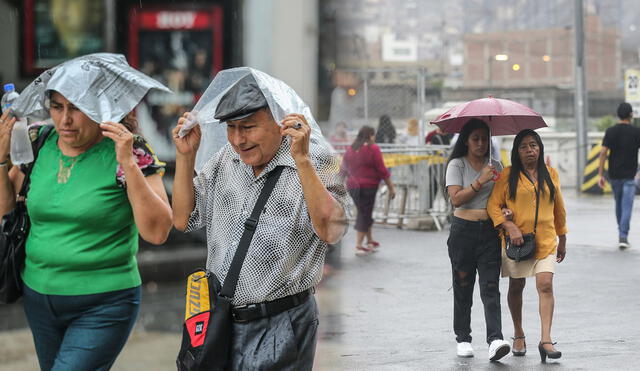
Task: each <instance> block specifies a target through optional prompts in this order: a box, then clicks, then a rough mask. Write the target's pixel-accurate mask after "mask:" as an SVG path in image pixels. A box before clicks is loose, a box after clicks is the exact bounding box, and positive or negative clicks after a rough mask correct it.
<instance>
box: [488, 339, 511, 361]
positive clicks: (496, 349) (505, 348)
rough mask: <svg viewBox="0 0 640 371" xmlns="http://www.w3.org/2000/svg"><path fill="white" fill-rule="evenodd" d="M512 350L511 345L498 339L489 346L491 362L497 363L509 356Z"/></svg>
mask: <svg viewBox="0 0 640 371" xmlns="http://www.w3.org/2000/svg"><path fill="white" fill-rule="evenodd" d="M510 350H511V345H509V343H507V342H506V341H504V340H501V339H498V340H494V341H492V342H491V344H489V360H490V361H492V362H493V361H497V360H499V359H500V358H502V357H504V356H506V355H507V354H509V351H510Z"/></svg>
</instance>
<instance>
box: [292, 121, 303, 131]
mask: <svg viewBox="0 0 640 371" xmlns="http://www.w3.org/2000/svg"><path fill="white" fill-rule="evenodd" d="M293 128H294V129H296V130H297V129H300V128H302V123H301V122H300V121H298V122H296V123H295V124H294V125H293Z"/></svg>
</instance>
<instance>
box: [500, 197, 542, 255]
mask: <svg viewBox="0 0 640 371" xmlns="http://www.w3.org/2000/svg"><path fill="white" fill-rule="evenodd" d="M535 188H536V218H535V222H534V224H533V233H527V234H523V235H522V239H523V240H524V242H523V243H522V245H520V246H515V245H513V244H511V240H510V239H509V236H507V237H506V238H505V240H506V245H507V257H508V258H509V259H511V260H515V261H517V262H519V261H522V260H529V259H531V258H533V257H534V256H536V229H537V228H538V209H539V207H540V190H539V187H535Z"/></svg>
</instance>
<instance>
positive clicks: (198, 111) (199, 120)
mask: <svg viewBox="0 0 640 371" xmlns="http://www.w3.org/2000/svg"><path fill="white" fill-rule="evenodd" d="M248 74H252V75H253V77H254V78H255V79H256V82H257V83H258V87H260V90H261V91H262V94H263V95H264V97H265V99H266V100H267V103H268V104H269V109H270V110H271V114H272V115H273V118H274V120H275V121H276V122H277V123H278V125H280V121H282V120H283V119H284V118H285V116H286V115H288V114H291V113H299V114H303V115H304V116H305V118H306V119H307V122H308V123H309V125H310V126H311V145H319V146H323V147H325V148H327V149H328V150H329V151H330V152H331V153H333V149H332V147H331V145H330V144H329V143H328V142H327V141H326V140H325V139H324V137H323V136H322V132H321V131H320V127H319V126H318V124H317V123H316V120H315V119H314V118H313V115H312V114H311V109H310V108H309V106H307V104H306V103H304V101H303V100H302V99H301V98H300V97H299V96H298V94H297V93H296V92H295V91H294V90H293V89H292V88H291V87H289V86H288V85H287V84H285V83H284V82H282V81H280V80H278V79H276V78H274V77H272V76H270V75H268V74H266V73H264V72H262V71H258V70H256V69H253V68H250V67H238V68H231V69H228V70H222V71H220V72H219V73H218V74H217V75H216V77H215V78H214V79H213V81H212V82H211V84H209V87H208V88H207V90H206V91H205V92H204V94H203V95H202V97H200V100H198V102H197V103H196V105H195V106H194V107H193V110H192V114H193V115H192V116H191V117H190V120H189V121H188V122H187V123H186V124H185V125H184V126H183V127H182V130H180V133H179V135H180V136H181V137H183V136H184V135H185V134H186V133H188V132H189V130H191V128H193V127H194V126H195V125H200V127H201V129H202V140H201V143H200V148H199V149H198V154H197V156H196V171H198V172H199V171H200V169H202V167H203V166H204V164H206V162H207V161H208V160H209V159H210V158H211V157H213V155H214V154H215V153H216V152H218V151H219V150H220V149H221V148H222V147H223V146H224V145H225V144H226V143H227V128H226V126H225V125H220V121H219V120H216V119H215V118H214V115H215V112H216V108H217V106H218V103H219V102H220V99H221V98H222V97H223V96H224V94H225V93H226V92H227V91H228V90H229V89H230V88H231V87H232V86H233V85H235V84H236V83H237V82H238V81H239V80H240V79H242V78H243V77H245V76H247V75H248Z"/></svg>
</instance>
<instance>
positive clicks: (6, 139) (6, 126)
mask: <svg viewBox="0 0 640 371" xmlns="http://www.w3.org/2000/svg"><path fill="white" fill-rule="evenodd" d="M16 121H17V119H16V118H15V117H13V116H10V110H6V111H5V112H4V113H3V114H2V116H0V162H2V161H7V160H8V159H9V151H10V150H11V131H12V130H13V125H15V123H16Z"/></svg>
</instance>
